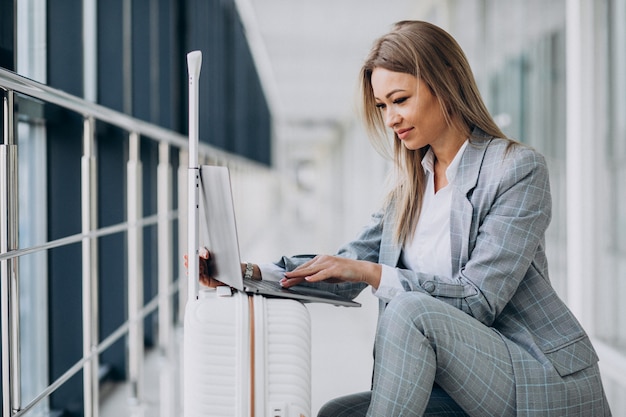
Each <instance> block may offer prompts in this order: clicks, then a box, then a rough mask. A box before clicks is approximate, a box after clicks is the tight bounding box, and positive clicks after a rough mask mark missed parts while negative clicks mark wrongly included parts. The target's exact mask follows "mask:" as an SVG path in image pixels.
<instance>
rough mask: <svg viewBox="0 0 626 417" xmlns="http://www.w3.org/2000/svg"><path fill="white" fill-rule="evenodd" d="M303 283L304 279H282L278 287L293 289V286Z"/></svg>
mask: <svg viewBox="0 0 626 417" xmlns="http://www.w3.org/2000/svg"><path fill="white" fill-rule="evenodd" d="M302 281H304V278H287V277H285V278H283V279H281V280H280V285H281V286H282V287H284V288H289V287H293V286H294V285H298V284H300V283H301V282H302Z"/></svg>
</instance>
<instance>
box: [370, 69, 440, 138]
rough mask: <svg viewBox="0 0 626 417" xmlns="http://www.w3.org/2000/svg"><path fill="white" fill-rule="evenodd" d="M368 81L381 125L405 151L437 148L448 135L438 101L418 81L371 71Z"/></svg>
mask: <svg viewBox="0 0 626 417" xmlns="http://www.w3.org/2000/svg"><path fill="white" fill-rule="evenodd" d="M371 82H372V90H373V93H374V99H375V100H376V107H378V108H379V109H380V111H381V112H382V116H383V120H384V121H385V124H386V125H387V126H388V127H389V128H391V129H393V131H394V132H395V135H396V137H397V138H398V139H400V140H401V141H402V143H403V144H404V146H406V147H407V149H411V150H416V149H420V148H423V147H424V146H426V145H431V146H433V147H437V143H438V142H443V141H445V140H446V137H447V135H449V134H450V133H451V129H450V127H449V126H448V124H447V123H446V120H445V118H444V115H443V112H442V111H441V107H440V106H439V101H438V100H437V98H436V97H435V96H434V95H433V94H432V92H431V91H430V88H428V86H427V85H426V83H425V82H424V81H422V80H421V79H418V78H417V77H415V76H413V75H410V74H406V73H402V72H394V71H389V70H386V69H384V68H375V69H374V70H373V71H372V78H371Z"/></svg>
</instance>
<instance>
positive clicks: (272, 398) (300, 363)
mask: <svg viewBox="0 0 626 417" xmlns="http://www.w3.org/2000/svg"><path fill="white" fill-rule="evenodd" d="M184 326H185V327H184V332H185V337H184V372H185V377H184V387H183V389H184V412H185V416H186V417H200V416H203V417H204V416H224V417H233V416H237V417H239V416H257V417H263V416H267V417H309V416H310V415H311V387H310V386H311V349H310V346H311V345H310V342H311V332H310V316H309V312H308V310H307V309H306V307H305V306H304V305H303V304H301V303H300V302H298V301H293V300H282V299H273V298H264V297H262V296H258V295H255V296H250V295H247V294H244V293H239V292H235V293H234V294H233V295H232V296H230V297H220V296H217V295H216V293H215V291H209V292H204V291H203V292H201V296H200V298H199V299H198V300H196V301H191V302H188V303H187V307H186V312H185V323H184Z"/></svg>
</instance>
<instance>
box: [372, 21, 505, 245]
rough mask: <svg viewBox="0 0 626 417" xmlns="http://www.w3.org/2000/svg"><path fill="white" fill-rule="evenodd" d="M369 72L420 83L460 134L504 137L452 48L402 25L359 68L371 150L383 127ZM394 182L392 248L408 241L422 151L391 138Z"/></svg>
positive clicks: (416, 210) (381, 146)
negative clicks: (479, 132) (397, 74)
mask: <svg viewBox="0 0 626 417" xmlns="http://www.w3.org/2000/svg"><path fill="white" fill-rule="evenodd" d="M375 68H383V69H386V70H389V71H394V72H401V73H406V74H411V75H413V76H415V77H416V78H418V79H421V80H422V81H424V83H425V84H426V85H427V86H428V87H429V89H430V90H431V92H432V93H433V95H434V96H435V97H436V98H437V100H438V101H439V105H440V106H441V109H442V113H443V115H444V118H445V121H446V123H447V124H448V125H449V126H452V127H453V128H454V129H456V130H458V131H459V132H461V133H462V134H466V135H467V136H469V135H470V133H471V131H472V130H473V129H474V128H479V129H481V130H482V131H483V132H485V133H487V134H488V135H491V136H495V137H500V138H504V137H505V135H504V134H503V133H502V132H501V131H500V129H499V128H498V126H497V125H496V123H495V122H494V121H493V118H492V117H491V115H490V114H489V112H488V111H487V108H486V106H485V104H484V103H483V100H482V98H481V96H480V92H479V91H478V87H477V85H476V82H475V80H474V75H473V74H472V70H471V68H470V66H469V63H468V61H467V58H466V57H465V54H464V53H463V51H462V50H461V47H460V46H459V45H458V43H457V42H456V41H455V40H454V38H452V36H450V35H449V34H448V33H447V32H446V31H444V30H443V29H441V28H439V27H437V26H435V25H433V24H431V23H428V22H422V21H402V22H398V23H396V24H395V25H394V26H393V29H392V30H391V32H389V33H388V34H386V35H384V36H382V37H381V38H379V39H378V40H377V41H376V42H375V43H374V45H373V47H372V50H371V52H370V54H369V55H368V57H367V59H366V60H365V63H364V64H363V67H362V69H361V93H362V106H363V107H362V111H363V118H364V121H365V126H366V128H367V130H368V132H369V133H370V138H371V139H372V142H373V144H374V145H375V147H376V148H377V149H378V150H379V151H381V152H384V150H385V148H388V146H387V145H388V143H387V141H388V137H387V134H386V128H385V123H384V120H383V117H382V114H381V112H380V110H379V109H378V108H377V107H376V101H375V99H374V94H373V90H372V83H371V77H372V72H373V71H374V69H375ZM393 142H394V145H393V159H394V162H395V167H396V177H395V180H394V184H393V186H392V189H391V191H390V193H389V196H388V199H387V201H388V203H391V202H393V203H394V204H395V206H396V211H395V212H396V218H395V224H396V230H395V238H396V241H397V243H399V244H403V243H405V242H406V241H407V239H409V238H411V237H412V236H413V231H414V230H415V227H416V226H417V221H418V218H419V214H420V211H421V203H422V196H423V194H424V186H425V175H424V170H423V168H422V165H421V161H422V158H423V156H424V155H425V154H426V152H427V150H428V147H424V148H422V149H418V150H409V149H407V148H406V147H405V146H404V145H403V144H402V143H401V141H400V140H399V139H398V138H397V136H396V135H394V141H393Z"/></svg>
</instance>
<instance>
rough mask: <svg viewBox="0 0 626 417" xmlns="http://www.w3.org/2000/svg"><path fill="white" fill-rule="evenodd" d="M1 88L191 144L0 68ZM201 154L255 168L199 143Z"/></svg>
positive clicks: (173, 142) (175, 143)
mask: <svg viewBox="0 0 626 417" xmlns="http://www.w3.org/2000/svg"><path fill="white" fill-rule="evenodd" d="M0 88H2V89H4V90H7V91H14V92H16V93H20V94H24V95H26V96H29V97H32V98H36V99H39V100H42V101H45V102H47V103H51V104H56V105H58V106H61V107H63V108H66V109H69V110H72V111H74V112H76V113H78V114H81V115H82V116H83V117H85V118H89V117H92V118H94V119H96V120H100V121H103V122H106V123H109V124H111V125H113V126H117V127H119V128H121V129H123V130H125V131H127V132H135V133H138V134H140V135H141V136H145V137H149V138H152V139H155V140H158V141H161V142H166V143H168V144H170V145H172V146H175V147H177V148H184V149H187V148H188V147H189V143H188V142H189V141H188V138H187V136H186V135H183V134H180V133H178V132H175V131H173V130H169V129H166V128H163V127H160V126H158V125H155V124H152V123H149V122H145V121H143V120H139V119H136V118H134V117H132V116H129V115H127V114H125V113H122V112H119V111H116V110H112V109H109V108H107V107H104V106H102V105H99V104H96V103H92V102H90V101H87V100H84V99H82V98H79V97H75V96H73V95H71V94H68V93H66V92H65V91H62V90H58V89H56V88H53V87H50V86H47V85H45V84H41V83H39V82H37V81H33V80H30V79H28V78H24V77H22V76H20V75H18V74H16V73H14V72H12V71H8V70H6V69H4V68H0ZM198 153H199V154H202V155H212V157H213V158H214V159H217V160H222V159H223V160H228V161H229V162H230V164H237V163H241V164H245V165H254V164H256V163H255V162H254V161H251V160H249V159H246V158H244V157H241V156H238V155H234V154H231V153H228V152H226V151H223V150H221V149H219V148H216V147H213V146H211V145H207V144H205V143H202V142H201V143H200V145H199V147H198Z"/></svg>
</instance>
